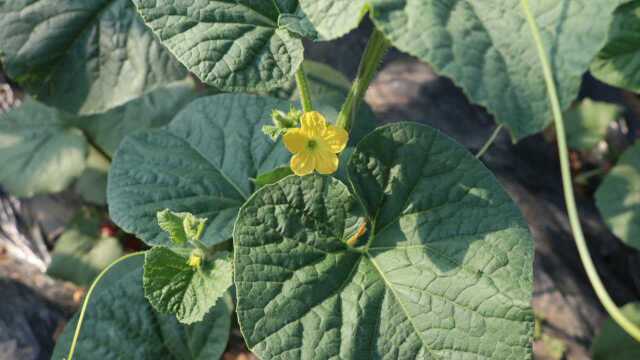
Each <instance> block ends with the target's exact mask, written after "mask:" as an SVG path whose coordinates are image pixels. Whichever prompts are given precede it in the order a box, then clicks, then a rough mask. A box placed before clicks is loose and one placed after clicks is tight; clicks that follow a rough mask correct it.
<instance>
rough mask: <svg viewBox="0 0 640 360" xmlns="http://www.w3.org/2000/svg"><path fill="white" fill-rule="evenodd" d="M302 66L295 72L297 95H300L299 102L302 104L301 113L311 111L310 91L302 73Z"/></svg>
mask: <svg viewBox="0 0 640 360" xmlns="http://www.w3.org/2000/svg"><path fill="white" fill-rule="evenodd" d="M302 67H303V66H302V65H300V68H298V71H296V85H297V86H298V93H299V94H300V102H301V103H302V111H304V112H310V111H313V103H312V102H311V91H310V90H309V81H308V80H307V75H306V74H305V72H304V69H303V68H302Z"/></svg>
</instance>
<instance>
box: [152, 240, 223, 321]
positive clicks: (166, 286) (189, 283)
mask: <svg viewBox="0 0 640 360" xmlns="http://www.w3.org/2000/svg"><path fill="white" fill-rule="evenodd" d="M189 260H190V257H189V256H185V255H184V250H183V251H182V252H181V253H178V252H174V251H173V250H171V249H169V248H165V247H154V248H152V249H151V250H149V251H148V252H147V253H146V255H145V262H144V293H145V297H146V298H147V299H148V300H149V302H150V303H151V305H153V307H154V308H155V309H156V310H157V311H159V312H161V313H164V314H175V315H176V317H177V319H178V321H180V322H181V323H183V324H192V323H195V322H198V321H201V320H202V319H203V318H204V316H205V315H206V314H207V313H208V312H209V310H210V309H211V308H213V306H214V305H215V304H216V302H217V301H218V299H219V298H220V297H221V296H223V295H224V293H225V292H226V291H227V289H229V287H230V286H231V284H232V282H233V267H232V264H231V257H230V256H229V253H227V252H220V253H216V255H215V257H214V258H213V259H210V260H209V259H206V258H205V259H204V261H203V262H202V263H200V266H192V264H190V261H189Z"/></svg>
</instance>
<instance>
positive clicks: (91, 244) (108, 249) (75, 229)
mask: <svg viewBox="0 0 640 360" xmlns="http://www.w3.org/2000/svg"><path fill="white" fill-rule="evenodd" d="M103 220H104V219H103V216H101V214H100V213H98V212H96V211H93V210H82V211H81V212H80V213H79V214H77V215H76V216H75V217H74V219H73V220H71V223H70V224H69V226H67V228H66V229H65V231H64V233H62V235H61V236H60V238H59V239H58V241H57V242H56V245H55V247H54V248H53V252H52V254H51V255H52V258H51V264H50V265H49V268H47V274H49V275H50V276H53V277H56V278H60V279H63V280H67V281H71V282H74V283H76V284H78V285H81V286H87V285H90V284H91V282H92V281H93V279H94V278H95V277H96V276H97V275H98V274H99V273H100V271H102V269H104V268H105V267H107V266H108V265H109V264H111V263H112V262H113V261H115V260H116V259H118V258H119V257H121V256H122V255H123V249H122V245H120V242H119V241H118V239H116V238H113V237H110V236H104V235H102V234H101V225H102V221H103Z"/></svg>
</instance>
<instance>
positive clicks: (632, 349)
mask: <svg viewBox="0 0 640 360" xmlns="http://www.w3.org/2000/svg"><path fill="white" fill-rule="evenodd" d="M621 310H622V313H623V314H624V316H625V317H626V318H627V319H629V320H630V321H631V322H633V323H634V324H636V325H638V326H640V303H637V302H636V303H629V304H627V305H625V306H623V307H622V309H621ZM591 355H592V356H593V360H637V359H640V344H639V343H638V341H636V340H635V339H634V338H632V337H631V336H630V335H629V334H628V333H627V332H626V331H625V330H623V329H622V328H621V327H620V326H619V325H618V324H616V322H615V321H613V319H607V321H606V322H605V323H604V325H603V326H602V329H600V334H598V336H596V337H595V339H593V344H592V345H591Z"/></svg>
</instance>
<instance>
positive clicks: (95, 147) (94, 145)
mask: <svg viewBox="0 0 640 360" xmlns="http://www.w3.org/2000/svg"><path fill="white" fill-rule="evenodd" d="M84 137H85V138H86V139H87V142H88V143H89V145H91V147H93V148H94V149H95V150H96V151H97V152H98V153H100V155H102V156H103V157H104V158H105V159H107V160H108V161H109V163H111V161H112V159H111V156H109V154H108V153H107V151H106V150H105V149H103V148H102V147H100V145H98V144H97V143H96V142H95V140H94V139H93V138H92V137H91V136H90V135H89V134H87V132H86V131H85V132H84Z"/></svg>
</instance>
